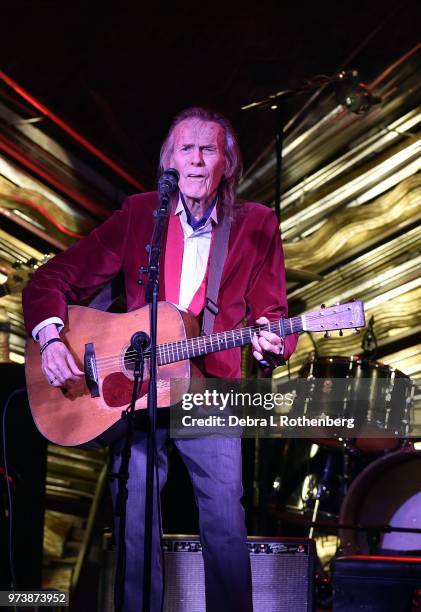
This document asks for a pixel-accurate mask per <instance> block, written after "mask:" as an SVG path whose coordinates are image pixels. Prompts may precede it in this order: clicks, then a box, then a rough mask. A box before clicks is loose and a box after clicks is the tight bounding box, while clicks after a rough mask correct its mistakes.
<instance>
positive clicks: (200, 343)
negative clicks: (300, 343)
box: [157, 317, 303, 365]
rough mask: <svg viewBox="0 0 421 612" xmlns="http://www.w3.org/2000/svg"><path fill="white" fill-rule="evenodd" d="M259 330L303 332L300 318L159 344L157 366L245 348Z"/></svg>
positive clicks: (277, 332) (282, 332) (285, 333)
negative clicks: (240, 347) (241, 347)
mask: <svg viewBox="0 0 421 612" xmlns="http://www.w3.org/2000/svg"><path fill="white" fill-rule="evenodd" d="M260 330H265V331H270V332H272V333H275V334H277V335H278V336H282V337H285V336H289V335H290V334H294V333H296V332H301V331H303V323H302V318H301V317H292V318H290V319H284V318H282V319H279V320H278V321H272V322H271V323H269V324H266V325H258V326H255V325H254V326H251V327H240V328H238V329H232V330H230V331H225V332H216V333H213V334H209V335H208V336H197V337H195V338H188V339H186V340H177V341H175V342H167V343H164V344H159V345H158V347H157V353H158V355H157V357H158V364H159V365H166V364H168V363H174V362H176V361H182V360H183V359H191V358H193V357H201V356H203V355H208V354H209V353H216V352H218V351H226V350H228V349H231V348H235V347H238V346H245V345H246V344H250V343H251V341H252V338H253V336H254V334H255V333H258V332H259V331H260Z"/></svg>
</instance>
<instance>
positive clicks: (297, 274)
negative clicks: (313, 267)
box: [285, 268, 323, 282]
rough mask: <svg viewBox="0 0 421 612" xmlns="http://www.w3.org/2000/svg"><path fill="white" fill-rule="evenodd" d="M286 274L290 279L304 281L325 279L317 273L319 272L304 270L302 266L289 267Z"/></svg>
mask: <svg viewBox="0 0 421 612" xmlns="http://www.w3.org/2000/svg"><path fill="white" fill-rule="evenodd" d="M285 274H286V279H287V280H288V281H298V282H302V281H320V280H323V276H321V275H320V274H317V272H310V271H309V270H302V269H301V268H287V269H286V270H285Z"/></svg>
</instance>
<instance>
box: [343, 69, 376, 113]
mask: <svg viewBox="0 0 421 612" xmlns="http://www.w3.org/2000/svg"><path fill="white" fill-rule="evenodd" d="M333 86H334V90H335V95H336V100H337V101H338V104H341V105H342V106H343V107H344V108H346V109H347V110H349V111H351V112H352V113H355V114H357V115H361V114H363V113H366V112H367V111H369V110H370V108H371V107H372V106H374V104H380V103H381V101H382V99H381V98H380V97H379V96H374V95H373V94H372V93H371V91H370V89H369V88H368V86H367V85H365V84H364V83H360V82H359V81H358V72H357V70H350V71H342V72H340V73H339V74H338V75H337V77H336V79H335V81H334V84H333Z"/></svg>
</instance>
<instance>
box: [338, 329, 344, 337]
mask: <svg viewBox="0 0 421 612" xmlns="http://www.w3.org/2000/svg"><path fill="white" fill-rule="evenodd" d="M339 335H340V336H341V337H342V336H343V335H344V332H343V331H342V330H341V329H340V330H339Z"/></svg>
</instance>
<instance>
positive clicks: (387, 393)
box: [297, 334, 414, 453]
mask: <svg viewBox="0 0 421 612" xmlns="http://www.w3.org/2000/svg"><path fill="white" fill-rule="evenodd" d="M368 338H369V340H370V338H371V340H370V342H372V339H373V338H374V341H375V337H374V334H371V335H369V336H368ZM365 346H366V347H367V346H368V340H367V337H366V343H365ZM299 376H300V378H302V379H304V380H303V382H304V385H303V387H304V391H303V392H302V393H303V394H304V397H303V396H302V397H301V398H299V401H300V400H301V406H302V407H303V413H304V414H305V415H306V416H309V417H312V416H320V415H321V414H329V411H330V410H331V407H332V400H331V397H336V398H342V399H341V400H340V402H339V401H338V400H336V404H335V406H336V409H337V410H339V414H337V415H336V416H343V417H347V416H355V415H356V414H357V415H358V416H359V418H360V419H361V421H362V422H363V423H364V425H363V426H362V428H361V431H359V432H358V433H357V434H356V436H355V437H352V438H351V437H344V436H343V432H341V433H340V434H339V433H338V434H336V435H335V433H334V434H333V436H331V437H322V436H324V435H326V431H325V430H320V434H321V435H320V437H318V436H317V434H316V435H315V436H314V440H315V442H317V443H318V444H320V445H322V446H329V447H335V448H342V447H345V448H347V449H348V450H350V451H351V452H355V451H360V452H363V453H370V452H374V453H379V452H385V451H386V452H388V451H394V450H397V449H399V448H400V447H402V446H404V444H405V439H406V438H407V435H408V432H409V424H410V412H411V406H412V403H413V394H414V385H413V383H412V381H411V380H410V378H409V377H408V376H406V375H405V374H403V373H402V372H400V371H399V370H396V369H394V368H392V367H389V366H387V365H384V364H382V363H379V362H376V361H370V360H369V359H366V358H364V357H359V356H353V357H340V356H334V357H320V356H317V355H314V356H312V357H311V359H310V360H309V361H308V362H307V363H306V364H305V365H304V366H303V367H302V368H301V371H300V374H299ZM299 401H298V402H297V403H299ZM329 402H330V403H329ZM337 406H339V408H337ZM383 432H384V436H383V435H382V434H383Z"/></svg>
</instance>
